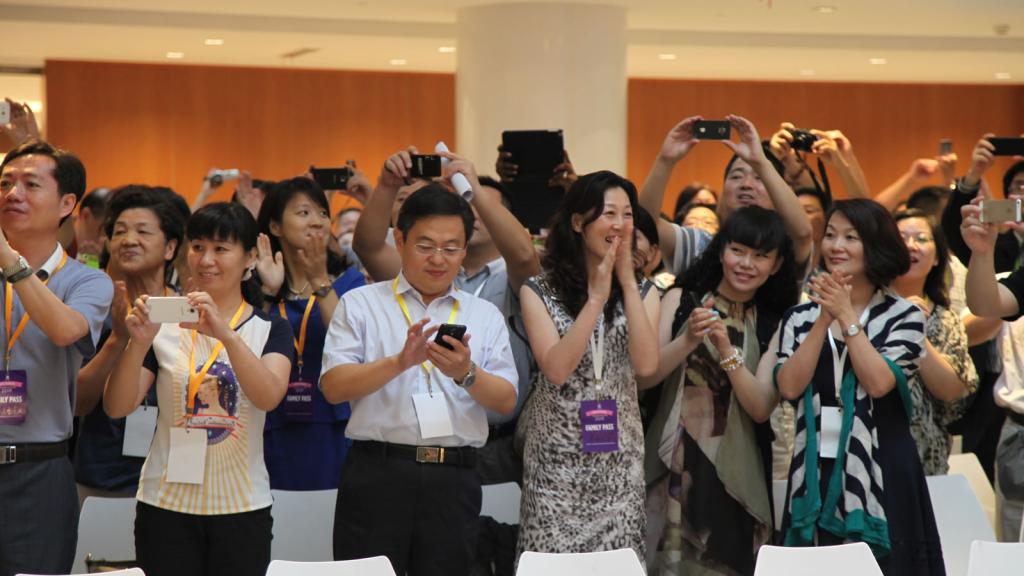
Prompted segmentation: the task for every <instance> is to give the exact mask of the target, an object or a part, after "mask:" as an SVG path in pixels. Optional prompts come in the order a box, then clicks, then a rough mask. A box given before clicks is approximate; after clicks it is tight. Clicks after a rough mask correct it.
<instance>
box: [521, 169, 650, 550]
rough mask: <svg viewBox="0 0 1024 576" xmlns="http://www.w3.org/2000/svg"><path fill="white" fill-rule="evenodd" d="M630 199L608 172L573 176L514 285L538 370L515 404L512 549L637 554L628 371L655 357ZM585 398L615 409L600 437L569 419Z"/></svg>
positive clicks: (639, 527) (639, 522)
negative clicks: (518, 456) (536, 268)
mask: <svg viewBox="0 0 1024 576" xmlns="http://www.w3.org/2000/svg"><path fill="white" fill-rule="evenodd" d="M636 207H637V199H636V188H635V187H634V186H633V184H632V183H630V182H629V181H628V180H625V179H623V178H621V177H619V176H616V175H615V174H612V173H611V172H597V173H594V174H589V175H586V176H583V177H581V178H580V179H579V180H578V181H577V182H576V183H575V184H574V185H573V187H572V188H571V189H570V191H569V192H568V193H567V194H566V196H565V199H564V200H563V203H562V206H561V208H560V209H559V212H558V213H557V214H556V215H555V218H554V219H553V222H554V223H555V224H554V226H553V229H552V231H551V234H550V235H549V236H548V239H547V244H546V247H545V248H546V249H545V255H544V258H543V261H542V265H543V268H544V272H543V273H542V274H541V275H540V276H538V277H536V278H533V279H531V280H529V281H528V282H527V284H526V285H525V286H524V287H523V290H522V304H523V312H524V319H525V323H526V329H527V334H528V336H529V340H530V345H531V347H532V349H533V353H534V356H535V357H536V359H537V363H538V366H539V368H540V370H539V373H538V374H537V376H536V378H535V380H534V388H533V395H532V396H531V397H530V399H529V401H528V406H527V408H526V411H525V413H524V418H525V429H526V445H525V453H524V462H523V464H524V474H523V500H522V508H521V516H520V526H519V550H520V551H526V550H530V551H540V552H561V553H565V552H594V551H600V550H613V549H618V548H627V547H629V548H633V549H634V550H635V551H636V552H637V554H638V556H639V558H641V559H642V558H643V557H644V532H645V528H646V516H645V512H644V479H643V433H642V429H641V423H640V411H639V407H638V404H637V389H636V375H635V374H640V375H645V374H651V373H653V372H654V370H655V369H656V367H657V359H658V349H657V345H656V340H655V333H654V329H653V326H654V323H655V321H656V318H657V314H658V293H657V291H656V290H649V289H648V287H649V285H641V284H640V283H639V282H638V280H637V275H636V270H635V267H634V263H633V258H632V244H633V242H632V240H633V222H632V213H633V210H635V209H636ZM602 357H603V358H602ZM595 358H596V360H597V361H596V362H595ZM594 409H596V410H597V411H602V410H603V411H605V415H606V416H605V418H607V413H608V412H607V411H609V410H611V411H614V412H615V416H613V417H612V418H611V419H612V420H614V421H615V423H616V428H617V437H613V438H612V443H611V444H610V445H604V446H602V447H600V448H599V447H598V445H597V443H594V442H591V438H590V436H589V433H587V432H584V430H583V425H581V420H582V419H583V418H584V416H583V413H585V412H586V413H592V411H594ZM588 422H589V420H588ZM605 422H607V420H605ZM585 434H586V435H585ZM616 442H617V445H616ZM597 450H607V451H597Z"/></svg>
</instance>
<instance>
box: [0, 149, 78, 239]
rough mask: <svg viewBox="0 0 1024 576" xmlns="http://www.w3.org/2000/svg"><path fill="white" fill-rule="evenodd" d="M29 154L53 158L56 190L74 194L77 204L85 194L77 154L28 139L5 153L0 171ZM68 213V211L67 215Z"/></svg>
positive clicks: (64, 218)
mask: <svg viewBox="0 0 1024 576" xmlns="http://www.w3.org/2000/svg"><path fill="white" fill-rule="evenodd" d="M29 154H38V155H41V156H49V157H50V158H52V159H53V162H54V164H55V165H56V166H55V167H54V169H53V179H54V180H56V181H57V192H58V193H60V195H61V196H64V195H65V194H74V195H75V204H78V201H79V200H81V199H82V195H83V194H85V165H84V164H82V161H81V160H79V159H78V156H75V155H74V154H72V153H71V152H68V151H67V150H62V149H60V148H56V147H54V146H53V145H51V144H50V143H49V142H46V141H43V140H29V141H27V142H23V143H22V144H20V145H18V146H15V147H14V149H13V150H11V151H10V152H8V153H7V156H5V157H4V160H3V162H0V171H3V169H4V168H6V167H7V165H8V164H10V163H11V162H12V161H13V160H14V159H15V158H20V157H21V156H28V155H29ZM70 215H71V214H70V213H69V214H68V216H70ZM68 216H65V217H63V218H61V219H60V223H61V224H64V221H65V220H67V219H68Z"/></svg>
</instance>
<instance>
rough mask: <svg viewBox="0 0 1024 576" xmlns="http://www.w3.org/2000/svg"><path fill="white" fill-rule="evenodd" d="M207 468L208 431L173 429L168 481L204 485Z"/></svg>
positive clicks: (168, 456)
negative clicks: (204, 473) (204, 472)
mask: <svg viewBox="0 0 1024 576" xmlns="http://www.w3.org/2000/svg"><path fill="white" fill-rule="evenodd" d="M205 468H206V430H204V429H202V428H171V451H170V454H168V455H167V481H168V482H178V483H180V484H202V483H203V471H204V469H205Z"/></svg>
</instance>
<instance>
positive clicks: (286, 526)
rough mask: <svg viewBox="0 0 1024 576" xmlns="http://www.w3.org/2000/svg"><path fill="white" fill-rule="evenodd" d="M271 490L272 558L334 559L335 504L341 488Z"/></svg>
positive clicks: (323, 560) (304, 560)
mask: <svg viewBox="0 0 1024 576" xmlns="http://www.w3.org/2000/svg"><path fill="white" fill-rule="evenodd" d="M271 492H272V494H273V495H274V506H273V507H272V508H271V509H270V515H271V516H273V517H274V539H273V540H272V541H271V543H270V557H271V558H273V559H274V560H294V561H298V562H326V561H329V560H333V559H334V542H333V534H334V504H335V502H336V501H337V499H338V491H337V490H315V491H308V492H291V491H288V490H272V491H271Z"/></svg>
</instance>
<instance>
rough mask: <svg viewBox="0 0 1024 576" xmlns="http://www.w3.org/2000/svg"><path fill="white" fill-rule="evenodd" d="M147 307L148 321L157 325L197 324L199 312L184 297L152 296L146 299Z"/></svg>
mask: <svg viewBox="0 0 1024 576" xmlns="http://www.w3.org/2000/svg"><path fill="white" fill-rule="evenodd" d="M146 304H147V305H148V306H149V321H150V322H154V323H158V324H180V323H182V322H199V310H197V309H195V308H194V307H192V305H190V304H189V303H188V298H186V297H184V296H152V297H150V298H147V299H146Z"/></svg>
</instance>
